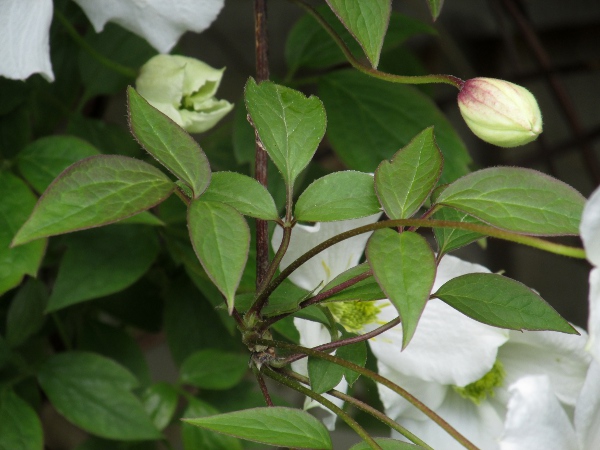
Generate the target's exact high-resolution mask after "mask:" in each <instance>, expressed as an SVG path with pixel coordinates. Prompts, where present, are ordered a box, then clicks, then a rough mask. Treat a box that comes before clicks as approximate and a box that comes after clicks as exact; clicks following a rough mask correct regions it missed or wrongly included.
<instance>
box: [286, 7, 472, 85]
mask: <svg viewBox="0 0 600 450" xmlns="http://www.w3.org/2000/svg"><path fill="white" fill-rule="evenodd" d="M292 1H293V2H294V3H297V4H298V5H300V6H301V7H302V8H304V9H305V10H306V12H308V13H309V14H310V15H311V16H313V17H314V18H315V20H316V21H317V22H318V23H319V25H321V26H322V27H323V28H324V29H325V31H327V33H329V35H330V36H331V37H332V39H333V40H334V41H335V43H336V44H337V45H338V47H339V48H340V50H341V51H342V52H343V53H344V56H345V57H346V59H347V60H348V62H349V63H350V64H351V65H352V67H354V68H355V69H357V70H359V71H360V72H363V73H365V74H367V75H370V76H372V77H374V78H379V79H381V80H385V81H390V82H392V83H401V84H429V83H444V84H449V85H452V86H454V87H456V88H457V89H458V90H460V89H462V87H463V85H464V84H465V82H464V81H463V80H461V79H460V78H458V77H455V76H454V75H422V76H406V75H394V74H391V73H387V72H381V71H379V70H377V69H374V68H372V67H369V66H367V65H365V64H363V63H361V62H360V61H359V60H358V59H356V58H355V57H354V55H353V54H352V52H351V51H350V49H349V48H348V46H347V45H346V43H345V42H344V41H343V40H342V38H341V37H340V36H339V35H338V34H337V33H336V32H335V30H334V29H333V28H332V27H331V26H330V25H329V24H328V23H327V21H326V20H325V19H324V18H323V16H321V14H319V12H318V11H317V10H316V9H315V8H313V7H312V6H311V5H309V4H308V3H306V2H305V1H304V0H292Z"/></svg>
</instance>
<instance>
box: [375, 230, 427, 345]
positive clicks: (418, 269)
mask: <svg viewBox="0 0 600 450" xmlns="http://www.w3.org/2000/svg"><path fill="white" fill-rule="evenodd" d="M367 260H368V261H369V265H370V266H371V269H372V270H373V276H374V277H375V279H376V280H377V282H378V283H379V286H381V289H382V290H383V292H385V294H386V296H387V298H389V299H390V301H391V302H392V304H393V305H394V306H395V307H396V309H397V310H398V314H399V315H400V318H401V319H402V348H406V346H407V345H408V343H409V342H410V340H411V338H412V336H413V335H414V333H415V330H416V328H417V323H418V322H419V318H420V317H421V313H422V312H423V309H424V308H425V305H426V304H427V300H429V294H430V293H431V288H432V287H433V281H434V279H435V272H436V266H435V257H434V255H433V252H432V251H431V248H430V247H429V244H427V241H426V240H425V238H423V237H422V236H420V235H418V234H417V233H414V232H411V231H405V232H403V233H397V232H395V231H394V230H391V229H384V230H377V231H376V232H375V233H373V235H372V236H371V237H370V238H369V242H368V243H367Z"/></svg>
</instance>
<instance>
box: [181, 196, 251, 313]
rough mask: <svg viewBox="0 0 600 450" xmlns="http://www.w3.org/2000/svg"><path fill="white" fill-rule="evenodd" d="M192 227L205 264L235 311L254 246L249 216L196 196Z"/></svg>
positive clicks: (191, 212) (191, 211) (196, 248)
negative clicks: (200, 199) (250, 251)
mask: <svg viewBox="0 0 600 450" xmlns="http://www.w3.org/2000/svg"><path fill="white" fill-rule="evenodd" d="M188 229H189V232H190V238H191V240H192V245H193V246H194V251H195V252H196V255H197V256H198V259H199V260H200V263H201V264H202V267H204V270H205V271H206V273H207V274H208V276H209V277H210V279H211V280H212V281H213V282H214V283H215V284H216V285H217V287H218V288H219V290H220V291H221V293H222V294H223V295H224V296H225V299H226V300H227V305H228V309H229V311H230V312H231V310H232V309H233V304H234V298H235V291H236V290H237V287H238V285H239V283H240V279H241V277H242V273H243V271H244V267H245V266H246V260H247V259H248V249H249V247H250V229H249V228H248V224H247V223H246V220H245V219H244V217H243V216H242V215H240V213H239V212H237V211H236V210H235V209H234V208H233V207H231V206H229V205H226V204H224V203H219V202H204V201H198V200H195V201H193V202H192V203H191V204H190V206H189V209H188Z"/></svg>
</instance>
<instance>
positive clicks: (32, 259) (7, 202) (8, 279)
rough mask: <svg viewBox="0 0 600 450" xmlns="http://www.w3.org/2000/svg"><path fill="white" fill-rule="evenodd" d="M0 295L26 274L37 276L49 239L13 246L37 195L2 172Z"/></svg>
mask: <svg viewBox="0 0 600 450" xmlns="http://www.w3.org/2000/svg"><path fill="white" fill-rule="evenodd" d="M0 192H2V195H1V196H0V295H2V294H4V293H5V292H6V291H8V290H9V289H12V288H14V287H15V286H18V285H19V283H21V280H22V279H23V276H24V275H31V276H35V275H36V273H37V271H38V267H39V266H40V264H41V262H42V258H43V256H44V251H45V250H46V240H45V239H44V240H40V241H37V242H31V243H30V244H27V245H24V246H21V247H17V248H10V247H9V245H10V241H11V239H12V238H13V236H14V235H15V233H16V232H17V230H18V229H19V227H21V225H23V222H25V220H26V219H27V216H28V215H29V214H30V213H31V210H32V209H33V207H34V205H35V202H36V197H35V195H33V193H32V192H31V191H30V190H29V188H28V187H27V185H26V184H25V183H24V182H23V181H22V180H21V179H20V178H18V177H16V176H14V175H13V174H11V173H9V172H5V171H0Z"/></svg>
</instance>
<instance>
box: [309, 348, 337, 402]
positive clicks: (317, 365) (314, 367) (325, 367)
mask: <svg viewBox="0 0 600 450" xmlns="http://www.w3.org/2000/svg"><path fill="white" fill-rule="evenodd" d="M307 366H308V378H309V379H310V388H311V389H312V390H313V391H315V392H316V393H317V394H322V393H324V392H327V391H329V390H331V389H333V388H334V387H336V386H337V384H338V383H339V382H340V381H342V377H343V376H344V368H343V367H342V366H338V365H337V364H334V363H332V362H329V361H325V360H324V359H319V358H311V357H310V356H309V357H308V364H307Z"/></svg>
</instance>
